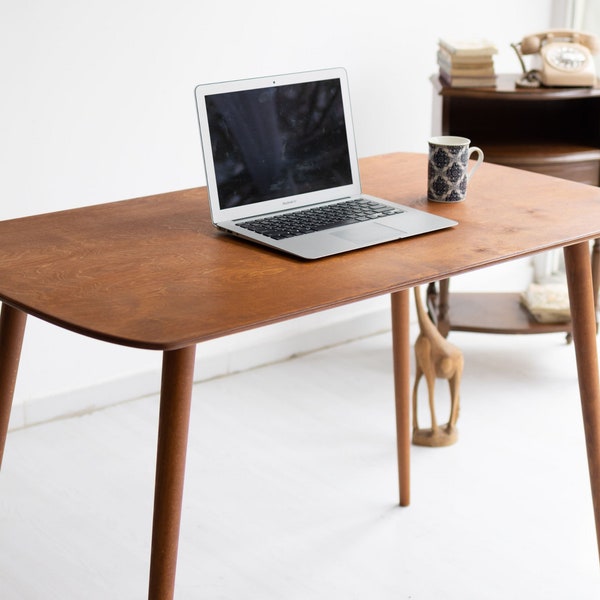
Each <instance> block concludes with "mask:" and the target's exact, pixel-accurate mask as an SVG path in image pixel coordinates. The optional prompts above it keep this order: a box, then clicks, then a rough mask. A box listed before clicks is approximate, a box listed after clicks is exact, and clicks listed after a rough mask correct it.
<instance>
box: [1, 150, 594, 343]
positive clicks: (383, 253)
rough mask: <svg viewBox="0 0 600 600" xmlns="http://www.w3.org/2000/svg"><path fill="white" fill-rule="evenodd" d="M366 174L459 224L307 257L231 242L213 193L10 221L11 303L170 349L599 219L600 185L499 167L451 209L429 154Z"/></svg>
mask: <svg viewBox="0 0 600 600" xmlns="http://www.w3.org/2000/svg"><path fill="white" fill-rule="evenodd" d="M361 171H362V179H363V184H364V188H365V189H366V190H367V191H369V192H370V193H373V194H375V195H380V196H383V197H387V198H389V199H391V200H393V201H396V202H401V203H406V204H410V205H412V206H416V207H418V208H421V209H423V210H426V211H431V212H436V213H438V214H441V215H444V216H447V217H450V218H454V219H456V220H457V221H459V223H460V225H459V226H458V227H455V228H452V229H449V230H445V231H441V232H435V233H431V234H427V235H424V236H420V237H417V238H413V239H409V240H403V241H399V242H395V243H389V244H384V245H381V246H377V247H373V248H370V249H366V250H361V251H360V252H351V253H348V254H343V255H339V256H334V257H331V258H327V259H323V260H319V261H315V262H306V261H302V260H298V259H295V258H293V257H290V256H285V255H283V254H279V253H277V252H274V251H271V250H269V249H266V248H261V247H259V246H257V245H253V244H250V243H247V242H244V241H240V240H237V239H235V238H233V237H229V236H226V235H222V234H220V233H219V232H217V231H216V230H215V229H214V228H213V227H212V226H211V225H210V223H209V218H208V207H207V200H206V190H205V189H202V188H198V189H190V190H184V191H180V192H173V193H167V194H161V195H157V196H151V197H147V198H139V199H134V200H129V201H124V202H118V203H111V204H104V205H99V206H92V207H86V208H80V209H74V210H68V211H63V212H57V213H51V214H46V215H40V216H34V217H27V218H23V219H16V220H12V221H5V222H2V223H0V299H1V300H3V301H4V302H6V303H8V304H10V305H11V306H14V307H16V308H21V309H22V310H24V311H25V312H27V313H29V314H32V315H36V316H38V317H40V318H42V319H45V320H47V321H49V322H51V323H55V324H57V325H59V326H61V327H65V328H67V329H70V330H73V331H76V332H78V333H82V334H84V335H89V336H92V337H95V338H98V339H102V340H106V341H109V342H114V343H118V344H123V345H127V346H134V347H139V348H151V349H157V350H173V349H177V348H182V347H185V346H189V345H190V344H193V343H197V342H201V341H204V340H209V339H212V338H216V337H220V336H223V335H227V334H231V333H235V332H238V331H244V330H247V329H250V328H253V327H260V326H262V325H266V324H268V323H272V322H275V321H283V320H286V319H289V318H293V317H296V316H300V315H305V314H309V313H312V312H315V311H319V310H323V309H327V308H333V307H335V306H340V305H343V304H347V303H350V302H354V301H357V300H361V299H366V298H370V297H373V296H377V295H381V294H387V293H391V292H395V291H399V290H401V289H407V288H410V287H413V286H415V285H419V284H422V283H425V282H428V281H433V280H437V279H440V278H443V277H446V276H450V275H455V274H458V273H462V272H464V271H468V270H472V269H475V268H479V267H484V266H489V265H493V264H497V263H499V262H503V261H505V260H510V259H512V258H518V257H522V256H525V255H528V254H532V253H534V252H537V251H541V250H546V249H550V248H555V247H560V246H562V245H564V244H566V243H570V242H572V241H576V240H578V239H583V238H585V237H586V236H587V237H590V236H593V235H594V234H596V233H597V227H596V223H600V203H599V204H598V206H597V205H596V204H594V203H591V202H590V198H595V197H596V191H595V190H592V189H590V188H589V187H587V186H581V185H578V184H570V183H564V184H563V185H562V186H557V185H556V184H555V180H552V179H547V178H544V177H538V176H536V175H532V174H529V173H522V172H520V171H516V170H510V171H509V170H507V169H506V168H504V167H500V166H497V165H491V164H484V165H482V167H481V169H480V170H479V172H478V173H477V176H476V177H474V178H473V180H472V182H471V185H470V189H469V194H468V198H467V201H466V202H464V203H461V204H457V205H453V206H445V205H439V204H436V205H432V204H430V203H428V202H427V200H426V198H425V182H426V157H425V156H422V155H417V154H415V155H407V154H395V155H387V156H381V157H376V158H369V159H364V160H362V161H361ZM598 193H600V192H598ZM567 197H568V201H566V198H567ZM557 215H560V219H557ZM298 282H302V290H301V292H299V290H298ZM332 282H335V283H334V285H332Z"/></svg>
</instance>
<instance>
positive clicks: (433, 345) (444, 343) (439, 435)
mask: <svg viewBox="0 0 600 600" xmlns="http://www.w3.org/2000/svg"><path fill="white" fill-rule="evenodd" d="M414 292H415V302H416V307H417V317H418V320H419V329H420V332H419V335H418V337H417V339H416V341H415V356H416V375H415V385H414V388H413V443H414V444H417V445H420V446H449V445H451V444H454V443H455V442H456V440H457V439H458V431H457V429H456V421H457V420H458V412H459V405H460V380H461V377H462V372H463V365H464V358H463V354H462V352H461V351H460V350H459V349H458V348H457V347H456V346H454V345H453V344H451V343H450V342H449V341H448V340H446V339H445V338H444V336H442V334H441V333H440V332H439V331H438V329H437V327H436V326H435V324H434V323H433V321H432V320H431V319H430V318H429V315H428V314H427V311H426V309H425V307H424V305H423V300H422V298H421V290H420V288H418V287H416V288H414ZM422 376H425V381H426V382H427V391H428V395H429V409H430V411H431V428H428V429H420V428H419V422H418V416H417V390H418V387H419V382H420V380H421V377H422ZM436 378H439V379H446V380H447V381H448V385H449V386H450V418H449V420H448V423H446V424H444V425H442V426H439V425H438V423H437V418H436V414H435V398H434V392H435V380H436Z"/></svg>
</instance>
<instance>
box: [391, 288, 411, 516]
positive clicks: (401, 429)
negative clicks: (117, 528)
mask: <svg viewBox="0 0 600 600" xmlns="http://www.w3.org/2000/svg"><path fill="white" fill-rule="evenodd" d="M391 296H392V297H391V300H392V339H393V350H394V389H395V400H396V440H397V451H398V483H399V491H400V506H408V505H409V504H410V428H411V424H410V317H409V307H410V305H409V290H402V291H401V292H394V293H393V294H392V295H391Z"/></svg>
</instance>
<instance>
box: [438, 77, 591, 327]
mask: <svg viewBox="0 0 600 600" xmlns="http://www.w3.org/2000/svg"><path fill="white" fill-rule="evenodd" d="M518 78H519V76H518V75H499V76H498V81H497V85H496V87H489V88H456V87H454V88H453V87H450V86H448V85H445V84H444V83H443V82H441V81H440V79H439V77H438V76H437V75H434V76H433V77H432V78H431V82H432V86H433V122H432V134H433V135H462V136H465V137H468V138H470V139H471V140H472V143H473V144H474V145H476V146H479V147H481V148H482V149H483V151H484V154H485V160H486V161H487V162H491V163H496V164H500V165H506V166H510V167H516V168H521V169H525V170H528V171H534V172H537V173H542V174H545V175H552V176H555V177H561V178H563V179H568V180H570V181H577V182H580V183H586V184H590V185H595V186H598V185H600V88H599V87H595V88H591V89H590V88H536V89H529V88H519V87H517V86H516V81H517V80H518ZM557 218H560V215H557ZM592 271H593V282H594V283H593V287H594V296H595V302H596V306H597V305H598V287H599V285H600V241H599V240H595V241H594V245H593V250H592ZM449 283H450V282H449V280H445V281H441V282H439V292H438V287H437V285H436V284H432V285H431V286H430V287H429V303H430V307H431V308H432V309H433V312H435V314H436V316H437V321H438V327H439V329H440V331H442V333H444V335H447V334H448V332H449V331H450V330H455V331H472V332H487V333H548V332H556V331H565V332H567V334H568V335H569V338H570V334H571V325H570V323H560V324H547V323H538V322H537V321H535V320H534V319H533V317H532V316H531V315H530V314H529V312H528V311H527V310H526V309H525V308H524V307H523V306H522V305H521V303H520V294H519V293H498V292H496V293H494V292H491V293H452V294H450V292H449Z"/></svg>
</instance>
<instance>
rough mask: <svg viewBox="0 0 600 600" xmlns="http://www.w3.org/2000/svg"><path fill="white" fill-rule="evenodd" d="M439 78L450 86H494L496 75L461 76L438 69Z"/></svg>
mask: <svg viewBox="0 0 600 600" xmlns="http://www.w3.org/2000/svg"><path fill="white" fill-rule="evenodd" d="M440 79H441V80H442V81H443V82H444V83H446V84H447V85H449V86H451V87H495V85H496V75H492V76H483V77H462V76H455V75H451V74H450V73H446V71H444V70H443V69H440Z"/></svg>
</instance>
